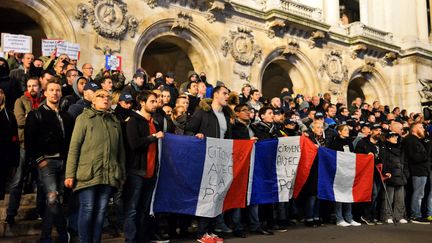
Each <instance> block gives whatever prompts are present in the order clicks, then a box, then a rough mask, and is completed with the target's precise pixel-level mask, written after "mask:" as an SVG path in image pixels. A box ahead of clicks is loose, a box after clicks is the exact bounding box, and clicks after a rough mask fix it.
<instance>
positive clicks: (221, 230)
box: [214, 224, 232, 234]
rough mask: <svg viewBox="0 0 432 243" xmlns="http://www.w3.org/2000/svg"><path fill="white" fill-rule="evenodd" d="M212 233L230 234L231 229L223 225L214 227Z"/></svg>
mask: <svg viewBox="0 0 432 243" xmlns="http://www.w3.org/2000/svg"><path fill="white" fill-rule="evenodd" d="M214 231H215V232H216V233H227V234H229V233H232V229H230V228H229V227H228V226H226V225H225V224H222V225H219V226H218V227H216V228H215V229H214Z"/></svg>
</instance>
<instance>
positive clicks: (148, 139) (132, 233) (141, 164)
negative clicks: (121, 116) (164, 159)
mask: <svg viewBox="0 0 432 243" xmlns="http://www.w3.org/2000/svg"><path fill="white" fill-rule="evenodd" d="M137 102H138V104H139V107H140V109H139V110H138V111H134V112H131V117H130V119H129V121H128V122H127V124H126V141H127V143H128V146H127V148H128V150H129V151H128V153H127V155H128V159H127V162H126V172H127V179H126V183H125V185H124V190H125V191H124V203H125V209H126V210H125V241H126V242H148V241H149V240H150V239H149V238H150V237H152V236H153V235H155V234H154V232H152V223H151V222H150V215H149V212H150V202H151V196H152V194H153V190H154V187H155V184H156V179H157V173H156V172H157V167H158V163H159V161H158V157H157V154H158V143H157V142H158V139H160V138H163V137H164V133H163V132H162V131H161V130H162V129H161V128H160V126H159V125H160V124H156V123H155V121H154V120H153V118H152V115H153V113H155V112H156V109H157V96H156V94H155V93H153V92H150V91H142V92H141V93H139V94H138V96H137ZM151 233H153V234H152V235H151Z"/></svg>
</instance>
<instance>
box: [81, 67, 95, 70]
mask: <svg viewBox="0 0 432 243" xmlns="http://www.w3.org/2000/svg"><path fill="white" fill-rule="evenodd" d="M83 69H90V70H93V68H92V67H89V68H83Z"/></svg>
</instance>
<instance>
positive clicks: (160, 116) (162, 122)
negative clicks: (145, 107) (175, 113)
mask: <svg viewBox="0 0 432 243" xmlns="http://www.w3.org/2000/svg"><path fill="white" fill-rule="evenodd" d="M152 117H153V119H154V120H155V122H156V123H157V124H158V125H159V127H160V129H161V131H162V132H168V133H174V131H175V126H174V123H173V122H172V121H171V119H169V118H168V117H166V114H165V111H163V110H162V108H159V109H157V110H156V112H155V113H153V115H152Z"/></svg>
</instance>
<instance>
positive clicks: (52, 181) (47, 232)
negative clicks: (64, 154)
mask: <svg viewBox="0 0 432 243" xmlns="http://www.w3.org/2000/svg"><path fill="white" fill-rule="evenodd" d="M39 173H40V179H41V182H42V186H43V189H44V192H45V195H46V198H47V199H46V208H45V215H44V217H43V221H42V233H41V238H49V237H51V231H52V226H53V225H55V226H56V227H57V231H58V233H59V234H60V235H64V234H65V233H66V232H67V229H66V217H65V216H64V214H63V211H62V208H61V205H60V195H62V193H63V183H64V169H63V161H62V160H54V159H47V165H46V166H45V167H42V168H39Z"/></svg>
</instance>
